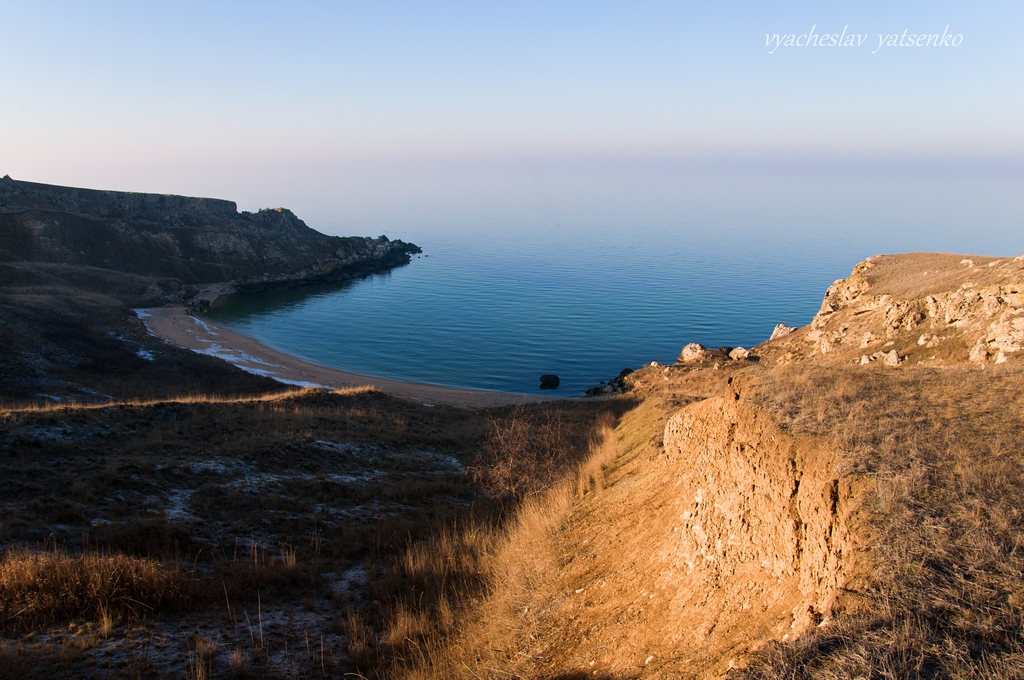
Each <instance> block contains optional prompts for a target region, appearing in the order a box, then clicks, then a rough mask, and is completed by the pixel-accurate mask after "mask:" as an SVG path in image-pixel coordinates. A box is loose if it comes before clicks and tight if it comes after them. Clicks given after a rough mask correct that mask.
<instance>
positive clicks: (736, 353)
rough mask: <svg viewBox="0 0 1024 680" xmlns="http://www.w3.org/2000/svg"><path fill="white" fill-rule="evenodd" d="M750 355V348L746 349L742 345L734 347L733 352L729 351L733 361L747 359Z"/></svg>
mask: <svg viewBox="0 0 1024 680" xmlns="http://www.w3.org/2000/svg"><path fill="white" fill-rule="evenodd" d="M749 356H750V350H747V349H744V348H742V347H737V348H735V349H733V350H732V351H731V352H729V358H730V359H732V360H733V361H742V360H743V359H746V358H747V357H749Z"/></svg>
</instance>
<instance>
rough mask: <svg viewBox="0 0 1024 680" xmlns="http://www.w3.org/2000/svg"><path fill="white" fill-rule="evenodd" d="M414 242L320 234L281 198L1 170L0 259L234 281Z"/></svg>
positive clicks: (294, 274) (399, 259) (369, 257)
mask: <svg viewBox="0 0 1024 680" xmlns="http://www.w3.org/2000/svg"><path fill="white" fill-rule="evenodd" d="M417 252H420V249H419V248H418V247H417V246H415V245H413V244H411V243H404V242H402V241H391V240H389V239H388V238H387V237H386V236H380V237H378V238H369V237H338V236H327V235H325V234H321V233H320V232H317V231H315V230H313V229H310V228H309V227H308V226H306V224H305V223H304V222H303V221H302V220H300V219H299V218H298V217H296V216H295V215H294V214H293V213H292V212H291V211H289V210H286V209H284V208H274V209H268V210H260V211H259V212H257V213H247V212H241V213H239V212H238V211H237V209H236V206H235V204H234V203H233V202H231V201H223V200H218V199H210V198H190V197H185V196H165V195H158V194H135V193H127V192H117V191H95V190H90V189H75V188H71V187H58V186H51V185H46V184H35V183H32V182H19V181H16V180H13V179H11V178H10V177H4V178H3V179H0V259H6V260H9V261H11V260H14V261H34V262H47V263H60V264H68V265H78V266H89V267H100V268H104V269H114V270H117V271H123V272H128V273H132V274H140V275H145V276H153V277H164V278H173V279H177V280H178V281H180V282H182V283H184V284H202V283H217V282H231V284H232V285H233V286H235V287H236V288H237V289H240V290H254V289H260V288H265V287H268V286H273V285H281V284H293V283H304V282H319V281H337V280H346V279H350V278H353V277H355V276H360V275H365V274H368V273H373V272H377V271H386V270H388V269H390V268H392V267H395V266H397V265H401V264H404V263H407V262H408V261H409V255H410V253H417Z"/></svg>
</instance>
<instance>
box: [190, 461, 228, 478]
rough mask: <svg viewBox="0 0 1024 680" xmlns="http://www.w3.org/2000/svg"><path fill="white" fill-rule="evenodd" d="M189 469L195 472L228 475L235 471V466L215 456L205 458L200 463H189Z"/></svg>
mask: <svg viewBox="0 0 1024 680" xmlns="http://www.w3.org/2000/svg"><path fill="white" fill-rule="evenodd" d="M189 469H190V470H191V471H192V472H193V473H194V474H196V473H200V472H216V473H218V474H222V475H226V474H230V473H232V472H234V466H232V465H230V464H228V463H225V462H224V461H222V460H219V459H217V458H213V459H211V460H204V461H202V462H200V463H192V464H191V465H189Z"/></svg>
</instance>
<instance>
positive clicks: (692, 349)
mask: <svg viewBox="0 0 1024 680" xmlns="http://www.w3.org/2000/svg"><path fill="white" fill-rule="evenodd" d="M710 354H711V353H710V352H708V349H707V348H706V347H705V346H704V345H701V344H698V343H696V342H691V343H690V344H689V345H687V346H686V347H683V351H682V352H680V353H679V361H681V362H682V363H684V364H689V363H692V362H694V361H700V360H701V359H707V358H708V357H709V356H710Z"/></svg>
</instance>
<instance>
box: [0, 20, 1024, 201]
mask: <svg viewBox="0 0 1024 680" xmlns="http://www.w3.org/2000/svg"><path fill="white" fill-rule="evenodd" d="M771 5H773V6H771ZM812 25H815V26H816V32H817V33H818V34H832V33H839V32H841V31H842V30H843V28H844V26H847V25H848V26H849V28H848V32H849V33H855V34H865V35H866V36H867V38H866V40H865V41H864V43H863V45H862V46H861V47H858V48H832V47H824V48H819V47H805V48H797V47H790V48H786V47H782V48H779V49H778V50H777V51H776V52H775V53H774V54H769V48H767V47H766V46H765V42H766V38H765V34H776V33H778V34H780V35H784V34H787V33H793V34H796V35H798V36H799V35H802V34H805V33H807V32H808V31H809V30H810V29H811V26H812ZM947 25H948V26H949V31H950V33H952V34H958V35H961V36H962V42H961V43H960V44H959V45H958V46H956V47H952V46H950V47H940V48H932V47H921V48H917V47H914V48H899V47H892V48H883V49H881V50H878V52H877V53H875V54H872V52H873V51H874V50H875V49H876V47H877V46H878V41H879V37H878V35H879V34H890V33H897V34H903V32H904V31H905V30H907V31H909V33H911V34H921V33H929V34H930V33H939V34H941V33H942V32H943V31H944V29H945V28H946V26H947ZM0 72H2V74H3V76H2V78H0V174H2V173H10V174H11V175H12V176H14V177H16V178H24V179H31V180H36V181H49V182H55V183H64V184H75V185H84V186H99V187H105V188H120V189H128V190H136V191H162V192H180V193H198V194H205V195H211V194H213V195H222V196H224V197H226V198H236V199H238V198H241V199H243V203H244V201H245V200H246V199H248V197H250V196H251V195H252V193H251V192H253V191H254V190H253V189H252V188H251V187H252V183H253V178H254V177H255V176H257V175H258V176H260V177H262V178H263V179H262V180H261V184H260V186H261V188H260V189H259V191H262V192H267V191H268V189H267V187H269V186H271V185H272V183H271V182H269V181H268V180H267V177H268V176H269V177H272V176H274V175H275V174H277V175H279V176H280V180H281V181H282V182H286V183H287V182H288V181H292V182H295V181H298V180H297V179H296V178H301V177H302V176H304V173H305V174H307V175H310V176H312V175H313V174H315V173H316V172H317V171H318V168H321V169H322V168H324V167H328V166H330V167H337V166H350V167H358V166H359V165H360V164H364V165H368V166H369V165H374V164H378V165H379V164H382V163H383V164H396V163H397V164H400V165H401V164H417V163H420V164H422V163H427V164H429V163H433V162H460V163H462V162H468V163H476V162H482V163H499V164H500V163H503V162H524V161H526V162H536V163H548V162H552V163H564V162H578V161H579V162H586V161H593V160H595V159H597V160H601V159H611V160H615V161H617V162H621V161H631V160H632V159H652V158H653V159H668V160H684V161H686V160H694V159H696V160H697V161H699V162H719V161H723V162H729V163H734V162H745V161H748V160H752V161H756V162H759V163H764V162H783V161H784V162H815V163H844V162H851V161H856V162H865V161H867V162H883V163H885V162H900V163H915V162H935V161H938V162H942V163H953V164H956V163H964V162H969V163H975V164H976V163H982V164H988V163H996V164H999V163H1002V164H1007V163H1008V164H1011V165H1019V164H1020V163H1021V162H1022V161H1024V3H1021V2H1017V1H1003V2H989V3H978V2H941V1H940V2H934V1H933V2H902V3H893V2H857V3H854V2H828V3H826V2H814V3H812V2H790V3H765V2H723V3H710V2H625V1H622V2H615V3H611V2H594V1H587V2H514V3H513V2H505V3H494V2H486V1H475V2H464V3H441V2H434V3H431V2H416V3H411V2H406V3H397V2H391V3H388V2H381V3H377V2H374V3H370V2H363V3H349V2H287V3H285V2H280V3H265V2H201V3H199V2H173V3H172V2H165V3H153V2H139V1H137V0H135V1H133V2H88V3H82V2H74V3H71V2H47V1H45V0H33V1H32V2H10V1H6V0H0ZM286 176H287V177H286ZM283 198H287V196H283ZM252 200H259V199H256V198H253V199H252ZM266 203H273V199H272V198H271V199H270V200H267V201H266ZM246 207H251V206H246Z"/></svg>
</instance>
